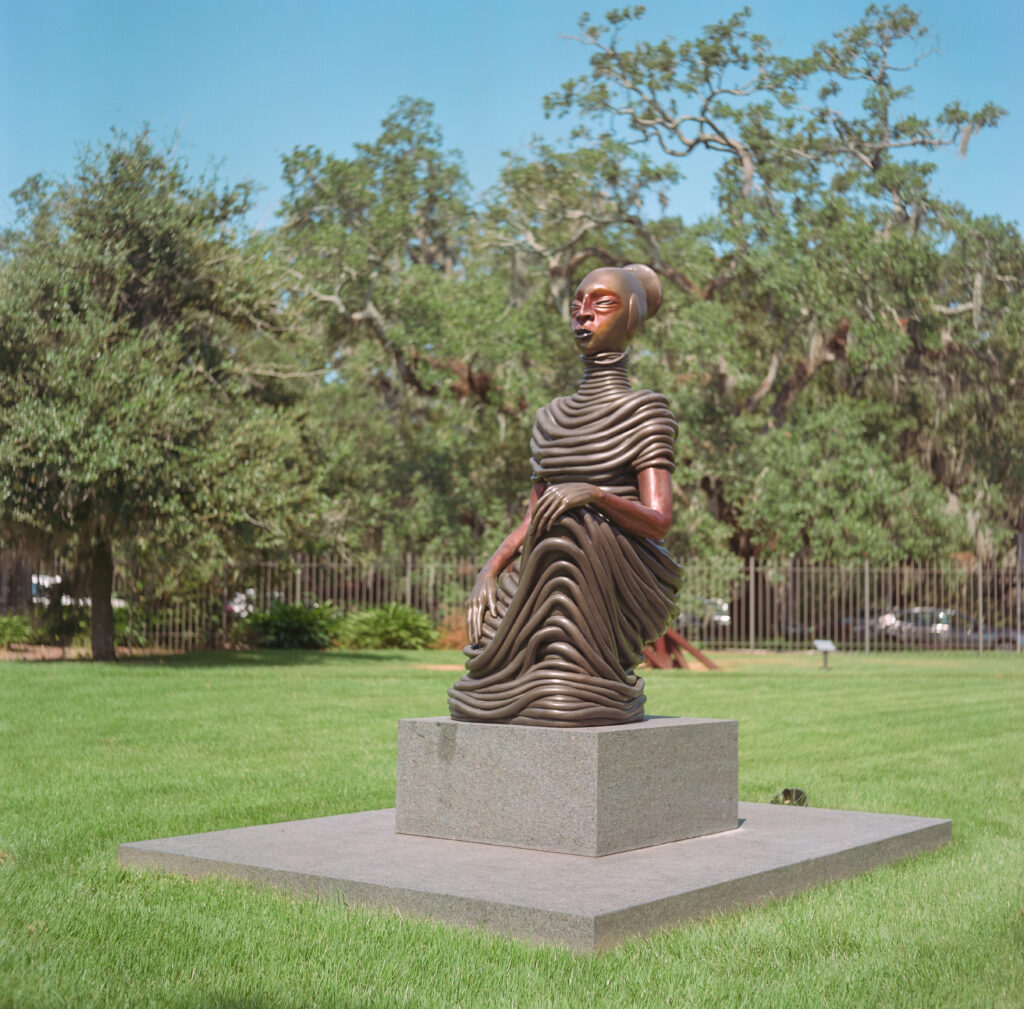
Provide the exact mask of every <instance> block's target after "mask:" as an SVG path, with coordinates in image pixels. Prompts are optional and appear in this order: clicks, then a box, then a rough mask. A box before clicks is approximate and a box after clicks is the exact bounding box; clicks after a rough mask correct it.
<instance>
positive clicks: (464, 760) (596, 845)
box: [396, 718, 738, 855]
mask: <svg viewBox="0 0 1024 1009" xmlns="http://www.w3.org/2000/svg"><path fill="white" fill-rule="evenodd" d="M737 731H738V729H737V723H736V722H734V721H727V720H721V719H710V718H648V719H646V720H645V721H643V722H633V723H631V724H628V725H604V726H594V727H589V728H576V729H552V728H538V727H535V726H526V725H496V724H481V723H472V722H456V721H452V720H451V719H449V718H410V719H403V720H402V721H400V722H399V723H398V780H397V797H396V807H397V825H398V830H399V831H400V832H401V833H403V834H417V835H422V836H427V837H442V838H448V839H451V840H460V841H477V842H485V843H487V844H502V845H511V846H513V847H519V848H533V849H537V850H543V851H560V852H566V853H569V854H574V855H608V854H613V853H615V852H619V851H629V850H631V849H633V848H646V847H650V846H651V845H655V844H666V843H668V842H671V841H680V840H684V839H685V838H689V837H698V836H700V835H702V834H714V833H719V832H721V831H723V830H732V829H735V827H736V826H737V823H738V813H737Z"/></svg>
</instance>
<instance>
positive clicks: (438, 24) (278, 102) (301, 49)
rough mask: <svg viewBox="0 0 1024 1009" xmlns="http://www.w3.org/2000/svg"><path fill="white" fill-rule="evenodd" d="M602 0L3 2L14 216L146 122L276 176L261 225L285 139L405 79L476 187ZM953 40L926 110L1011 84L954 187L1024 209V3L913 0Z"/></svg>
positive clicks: (342, 120) (520, 145) (0, 216)
mask: <svg viewBox="0 0 1024 1009" xmlns="http://www.w3.org/2000/svg"><path fill="white" fill-rule="evenodd" d="M611 5H612V4H610V3H608V4H601V5H593V4H588V3H587V0H517V2H515V3H502V4H497V3H489V2H487V0H484V2H483V3H481V4H479V5H477V6H476V7H472V6H470V5H465V6H463V5H459V7H456V6H455V5H450V6H446V5H441V4H436V3H435V4H429V3H412V2H409V0H406V2H399V0H335V2H333V3H329V2H323V0H296V2H293V3H288V4H285V3H280V2H269V0H247V2H239V0H221V2H218V0H205V2H197V0H178V2H176V3H173V4H171V3H166V2H161V0H149V2H140V0H130V2H119V0H78V2H69V0H64V2H58V0H0V12H2V13H0V19H2V20H0V46H2V48H0V226H3V225H6V224H9V223H10V222H11V220H12V214H13V204H12V202H11V200H10V199H9V198H8V195H7V194H8V193H9V192H10V191H11V190H12V189H14V188H15V187H17V186H18V185H20V184H21V183H22V182H23V181H24V180H25V178H27V177H28V176H29V175H32V174H34V173H36V172H42V173H44V174H46V175H50V176H54V177H58V176H62V175H64V174H66V173H68V172H70V171H71V170H72V168H73V166H74V159H75V155H76V152H77V151H78V150H80V149H81V147H82V146H83V145H85V144H91V143H96V142H100V141H103V140H104V139H106V138H107V137H108V136H109V130H110V128H111V127H118V128H120V129H123V130H126V131H127V132H129V133H132V132H135V131H137V130H138V129H139V128H141V127H142V125H143V124H144V123H149V124H150V125H151V127H152V129H153V132H154V134H155V136H156V137H157V139H159V140H170V139H171V138H173V137H174V136H175V135H177V136H178V150H179V152H180V153H181V154H182V155H184V157H185V158H186V159H187V161H188V163H189V165H190V167H191V169H192V170H193V172H195V173H199V172H200V171H205V170H208V169H210V168H211V167H212V166H217V169H218V172H219V174H220V176H221V177H222V178H223V179H224V180H225V181H227V182H237V181H241V180H242V179H253V180H255V181H256V182H257V183H259V184H260V185H261V186H263V187H265V188H264V191H263V192H262V193H261V195H260V197H259V204H258V207H257V209H256V211H255V213H254V214H253V219H252V223H253V224H254V225H255V226H257V227H265V226H270V225H272V224H273V223H274V211H275V209H276V207H277V205H278V201H279V199H280V196H281V192H282V187H281V184H280V159H281V155H282V154H284V153H286V152H288V151H290V150H291V149H292V148H294V147H295V146H296V145H305V144H316V145H318V146H320V147H322V148H323V149H325V150H327V151H331V152H334V153H335V154H338V155H339V156H347V155H349V154H350V153H351V149H352V144H353V143H354V142H357V141H370V140H373V139H374V138H375V137H376V135H377V133H378V130H379V124H380V121H381V119H382V118H383V117H384V116H385V115H387V113H388V111H389V109H390V108H391V106H392V105H393V104H394V102H395V100H396V99H397V98H398V97H399V96H400V95H412V96H414V97H421V98H426V99H428V100H430V101H432V102H433V103H434V104H435V106H436V118H437V121H438V122H439V124H440V126H441V128H442V130H443V131H444V135H445V141H446V144H447V146H449V147H451V148H457V149H459V150H461V152H462V154H463V157H464V161H465V165H466V167H467V170H468V173H469V177H470V181H471V182H472V184H473V186H474V187H475V188H476V189H477V190H483V189H486V188H487V187H488V186H490V185H492V184H493V183H494V182H495V181H496V179H497V176H498V171H499V168H500V165H501V152H502V151H503V150H504V149H511V150H513V151H520V152H521V151H523V150H524V149H525V147H526V145H527V144H528V142H529V139H530V137H531V135H532V134H534V133H544V134H546V135H547V136H549V137H551V138H557V137H558V136H560V135H563V134H564V133H566V132H567V130H568V128H569V127H568V125H567V123H566V122H565V121H557V120H555V121H546V120H545V119H544V117H543V112H542V108H541V100H542V98H543V96H544V95H545V94H546V93H548V92H549V91H552V90H554V89H555V88H556V87H557V86H558V85H559V84H560V83H561V82H562V81H564V80H566V79H567V78H568V77H570V76H573V75H575V74H578V73H580V72H582V71H583V70H584V69H585V66H586V57H587V50H585V49H584V48H583V47H582V46H580V45H579V44H578V43H575V42H572V41H568V40H566V39H565V38H563V36H564V35H569V34H572V33H573V32H574V30H575V26H576V19H577V17H578V15H579V13H580V11H581V10H583V9H586V8H587V7H588V6H589V7H590V9H592V10H593V11H595V12H601V11H603V10H605V9H606V7H609V6H611ZM740 6H741V3H740V2H736V3H729V4H723V5H717V6H713V5H710V4H707V3H702V4H698V3H692V2H683V0H675V2H667V0H651V2H650V3H648V4H647V8H648V14H647V17H646V18H645V23H646V26H647V27H646V28H645V33H646V34H647V35H648V37H651V38H661V37H663V36H665V35H668V34H671V35H674V36H675V37H676V38H677V39H680V40H682V39H685V38H689V37H692V36H693V35H694V34H695V32H697V31H698V30H699V29H700V27H701V26H702V25H703V24H706V23H708V22H709V21H712V20H716V19H718V18H723V17H726V16H727V15H729V14H730V13H732V12H733V11H734V10H735V9H737V8H738V7H740ZM750 6H751V7H752V9H753V19H752V26H753V27H754V29H755V30H758V31H760V32H762V33H764V34H765V35H767V36H768V37H769V38H770V39H771V40H772V41H773V42H774V43H775V44H776V46H777V47H778V49H779V50H780V51H783V52H786V53H787V54H790V55H797V54H798V53H800V52H802V51H803V50H804V49H805V48H806V47H807V46H809V44H810V43H811V42H812V41H814V40H816V39H818V38H821V37H824V36H827V35H829V34H831V32H832V31H834V30H835V29H837V28H841V27H844V26H847V25H850V24H852V23H854V22H855V21H856V20H858V19H859V17H860V16H861V15H862V13H863V11H864V8H865V6H866V3H864V2H848V0H832V2H825V3H823V2H821V0H818V2H814V3H810V2H804V0H790V2H781V0H750ZM913 6H914V7H915V9H920V10H921V12H922V20H923V22H924V23H925V24H927V25H928V26H929V27H931V28H932V29H933V30H934V33H935V41H936V42H937V44H938V46H939V52H938V53H937V54H936V55H934V56H932V57H930V58H929V59H927V60H925V61H924V63H923V64H922V65H921V66H920V67H919V68H918V70H917V71H915V73H914V74H913V75H912V78H911V79H912V83H913V84H914V87H915V90H916V98H915V100H914V106H913V107H914V109H915V111H918V112H920V113H923V114H929V115H930V114H934V113H936V112H938V111H939V109H940V108H941V107H942V105H943V104H945V102H947V101H949V100H951V99H954V98H956V99H959V100H960V101H961V102H962V103H963V104H964V105H966V106H967V107H968V108H975V107H977V106H979V105H981V104H982V103H984V102H985V101H988V100H991V101H995V102H996V103H997V104H999V105H1002V106H1003V107H1005V108H1007V109H1008V110H1009V112H1010V115H1009V116H1008V117H1007V118H1006V119H1005V120H1004V121H1003V124H1002V125H1001V126H1000V127H999V128H998V129H997V130H995V131H989V132H986V133H984V134H982V135H981V136H980V137H977V138H975V140H974V142H973V143H972V145H971V149H970V152H969V154H968V156H967V158H965V159H961V158H959V157H958V156H957V155H956V153H954V152H952V151H943V152H939V153H938V154H937V155H935V160H937V161H938V162H939V164H940V170H939V174H938V177H937V179H938V182H937V184H938V188H939V190H940V191H941V193H942V194H943V195H944V196H945V197H947V198H949V199H956V200H959V201H961V202H963V203H965V204H966V205H967V206H968V207H970V208H971V209H972V210H974V211H975V212H977V213H991V214H999V215H1001V216H1002V217H1004V218H1008V219H1010V220H1015V221H1017V222H1018V224H1020V223H1021V222H1022V221H1024V196H1022V195H1021V191H1020V190H1021V187H1020V185H1019V166H1020V165H1021V164H1022V163H1024V84H1022V75H1021V71H1020V57H1021V55H1022V50H1024V4H1021V3H1020V2H1019V0H975V2H974V3H965V2H963V0H959V2H953V0H929V2H927V3H924V4H920V5H918V4H914V5H913ZM683 167H684V169H685V171H686V173H687V175H688V179H687V181H685V182H683V183H681V184H680V186H679V187H678V188H677V190H676V191H675V192H674V194H673V202H672V207H671V209H672V210H673V211H674V212H676V213H681V214H682V215H683V216H684V217H685V218H688V219H692V218H693V217H695V216H697V215H698V214H700V213H701V212H703V211H704V210H706V209H707V208H708V207H709V206H710V196H711V194H710V173H711V171H712V169H713V167H714V164H713V162H712V161H711V160H710V159H709V158H708V157H703V158H701V159H700V161H697V160H695V159H689V160H688V162H687V163H686V164H685V165H684V166H683Z"/></svg>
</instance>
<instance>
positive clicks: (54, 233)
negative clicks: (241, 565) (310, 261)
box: [0, 133, 318, 658]
mask: <svg viewBox="0 0 1024 1009" xmlns="http://www.w3.org/2000/svg"><path fill="white" fill-rule="evenodd" d="M250 196H251V187H250V186H249V185H241V186H236V187H233V188H227V189H223V190H218V189H217V187H216V186H215V184H214V183H213V182H209V181H205V180H199V181H197V182H192V181H190V180H189V179H188V177H187V174H186V171H185V168H184V166H183V165H182V164H181V163H180V162H179V161H177V160H176V159H175V158H174V156H173V154H172V153H170V152H167V151H162V150H158V149H157V148H156V147H155V146H154V145H153V143H152V142H151V140H150V138H149V136H148V135H147V134H146V133H142V134H141V135H139V136H136V137H127V136H124V135H120V134H115V136H114V138H113V139H112V140H111V141H110V142H109V143H107V144H104V145H103V146H101V147H99V148H96V149H92V150H87V151H85V152H84V153H83V154H82V156H81V157H80V159H79V161H78V164H77V168H76V172H75V174H74V176H73V177H72V178H70V179H65V180H62V181H60V182H57V183H47V182H45V181H44V180H43V179H41V178H38V177H36V178H33V179H30V180H29V181H28V182H27V183H26V184H25V185H24V186H23V187H22V188H21V189H20V190H18V191H17V192H16V193H15V194H14V198H15V201H16V203H17V206H18V219H17V224H16V226H15V227H14V228H13V229H11V230H9V231H8V232H6V233H5V234H4V235H3V237H2V245H0V249H2V259H0V522H2V524H3V529H4V530H6V531H8V532H10V531H15V530H18V531H21V532H28V533H31V534H32V535H34V536H35V538H36V539H37V540H38V541H40V542H46V543H49V544H51V545H65V546H68V547H70V548H72V549H73V550H74V551H75V553H76V555H77V557H78V558H79V560H80V561H81V563H82V564H83V566H84V567H85V568H86V570H87V571H88V577H89V595H90V597H91V604H92V649H93V655H94V656H95V657H96V658H111V657H113V655H114V642H113V612H112V606H111V590H112V578H113V572H114V563H115V559H116V557H117V556H118V552H119V551H121V552H122V553H125V552H127V551H129V550H130V551H132V552H133V553H134V554H135V555H136V556H140V557H142V558H144V559H145V558H148V559H149V562H150V564H151V565H156V564H159V565H160V567H161V569H162V570H163V571H164V573H165V577H166V580H167V581H168V582H170V583H175V582H177V583H179V584H180V583H182V582H189V581H191V582H192V583H193V584H195V583H198V582H201V580H202V577H203V576H204V575H209V573H210V571H211V569H215V568H216V567H217V566H219V565H221V564H223V563H224V562H225V561H226V560H227V559H228V558H229V557H231V556H232V552H233V551H239V550H250V549H255V548H258V547H272V546H280V545H282V544H284V543H285V542H288V541H289V538H290V536H291V535H293V534H294V531H295V529H296V527H297V526H301V524H302V523H303V521H305V522H309V521H310V517H311V516H313V517H315V515H316V513H317V508H318V502H317V499H316V493H315V490H313V489H311V488H310V484H309V473H308V467H307V463H306V461H305V458H304V456H305V453H304V451H303V448H302V444H301V438H300V430H299V427H298V425H297V422H296V417H295V413H294V410H293V409H292V408H291V407H290V406H289V405H288V399H289V397H288V396H282V395H281V391H282V390H281V389H280V388H279V387H277V386H275V385H274V383H275V382H277V383H280V382H281V379H280V378H278V377H274V376H275V374H276V373H275V372H274V370H273V369H269V370H268V369H261V368H260V367H258V366H257V362H254V358H253V355H252V350H253V347H254V346H256V345H257V344H258V343H259V341H260V340H262V339H265V338H266V336H267V334H268V333H270V332H272V331H273V330H274V328H275V327H276V326H277V306H276V305H275V303H274V301H273V298H272V297H271V296H270V292H272V290H273V288H271V287H270V285H269V284H268V283H267V277H266V276H265V274H264V273H263V267H262V265H261V261H260V260H259V259H255V258H253V257H251V256H249V255H248V254H247V252H246V249H245V246H244V244H243V242H242V241H241V236H240V233H239V231H238V228H239V227H240V224H241V221H242V218H243V215H244V214H245V213H246V211H247V210H248V208H249V200H250ZM291 398H292V399H294V397H291Z"/></svg>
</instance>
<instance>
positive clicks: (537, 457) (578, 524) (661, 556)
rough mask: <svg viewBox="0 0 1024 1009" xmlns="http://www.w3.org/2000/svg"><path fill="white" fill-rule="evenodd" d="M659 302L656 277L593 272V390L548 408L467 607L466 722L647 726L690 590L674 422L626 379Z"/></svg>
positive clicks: (588, 314)
mask: <svg viewBox="0 0 1024 1009" xmlns="http://www.w3.org/2000/svg"><path fill="white" fill-rule="evenodd" d="M660 304H661V284H660V282H659V280H658V277H657V275H656V274H655V273H654V271H653V270H651V269H650V268H649V267H646V266H640V265H635V266H628V267H626V268H625V269H617V268H603V269H599V270H594V271H593V272H592V273H590V274H588V275H587V276H586V277H585V278H584V280H583V282H582V283H581V284H580V286H579V287H578V288H577V290H576V294H575V297H574V299H573V303H572V325H573V336H574V338H575V341H576V345H577V347H578V349H579V352H580V356H581V358H582V359H583V362H584V374H583V378H582V380H581V382H580V385H579V388H578V389H577V390H576V392H575V393H574V394H573V395H571V396H566V397H561V398H559V399H556V400H554V401H552V402H551V403H549V404H548V405H547V406H545V407H542V408H541V409H540V410H539V411H538V412H537V420H536V423H535V424H534V428H533V433H532V435H531V438H530V451H531V463H532V465H533V470H534V476H533V479H534V484H533V491H532V493H531V495H530V503H529V506H528V508H527V511H526V516H525V518H524V519H523V521H522V523H520V525H519V526H518V527H517V528H516V529H514V530H513V531H512V532H511V533H509V535H508V536H507V537H506V538H505V540H504V542H503V543H502V544H501V546H500V547H498V549H497V550H496V551H495V553H494V555H493V556H492V557H491V558H490V559H489V560H488V561H487V563H486V564H485V565H484V567H483V569H482V570H481V571H480V574H479V576H478V578H477V581H476V585H475V586H474V589H473V592H472V594H471V596H470V600H469V612H468V616H467V630H468V632H469V640H470V642H471V643H470V645H469V647H468V648H467V649H466V654H467V655H468V656H469V658H468V661H467V662H466V669H467V672H466V675H465V676H463V677H462V679H460V680H459V681H458V682H457V683H456V684H455V685H454V686H453V687H452V688H451V689H450V690H449V691H448V704H449V709H450V711H451V715H452V718H454V719H456V720H460V721H475V722H510V723H514V724H519V725H540V726H553V727H554V726H563V727H575V726H584V725H615V724H619V723H625V722H634V721H638V720H639V719H641V718H643V714H644V707H643V706H644V682H643V680H642V679H641V678H640V677H638V676H637V675H636V674H635V673H634V672H633V667H634V666H635V665H636V664H637V662H639V660H640V657H641V655H642V654H643V648H644V646H645V645H646V644H647V643H648V642H649V641H652V640H653V639H655V638H657V637H658V636H659V635H660V634H661V633H662V631H663V630H664V629H665V626H666V625H667V623H668V622H669V620H670V619H671V618H672V616H673V615H674V613H675V595H676V592H677V591H678V589H679V570H678V568H677V566H676V564H675V562H674V561H673V560H672V558H671V557H670V556H669V555H668V553H667V552H666V551H665V549H664V547H663V546H662V545H661V543H660V540H661V538H662V537H663V536H664V534H665V532H666V531H667V530H668V527H669V524H670V523H671V520H672V488H671V479H670V477H671V473H672V469H673V466H674V458H675V453H674V443H675V437H676V431H677V426H676V422H675V418H674V417H673V416H672V413H671V411H670V409H669V406H668V401H667V400H666V399H665V397H664V396H662V395H661V394H660V393H655V392H650V391H647V390H637V389H633V388H632V387H631V386H630V383H629V376H628V372H627V368H628V345H629V341H630V339H631V338H632V336H633V334H634V333H635V332H636V331H637V329H639V327H640V325H641V324H642V323H643V321H644V319H646V318H649V317H650V316H652V315H653V314H654V313H655V312H656V311H657V310H658V307H659V306H660ZM520 549H521V550H522V556H521V558H520V559H519V561H518V562H516V563H513V558H515V555H516V554H517V553H519V551H520Z"/></svg>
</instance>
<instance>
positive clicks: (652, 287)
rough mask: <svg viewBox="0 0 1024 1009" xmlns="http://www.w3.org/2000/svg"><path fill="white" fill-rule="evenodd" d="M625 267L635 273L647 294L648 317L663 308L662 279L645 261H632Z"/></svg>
mask: <svg viewBox="0 0 1024 1009" xmlns="http://www.w3.org/2000/svg"><path fill="white" fill-rule="evenodd" d="M623 269H624V270H626V271H627V272H629V273H631V274H633V276H634V277H636V279H637V280H639V281H640V286H641V287H643V289H644V294H645V295H646V296H647V318H648V319H649V318H651V316H652V315H656V314H657V311H658V309H659V308H661V279H660V278H659V277H658V275H657V274H656V273H655V272H654V271H653V270H652V269H651V268H650V267H649V266H646V265H645V264H644V263H630V264H629V266H624V267H623Z"/></svg>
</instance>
